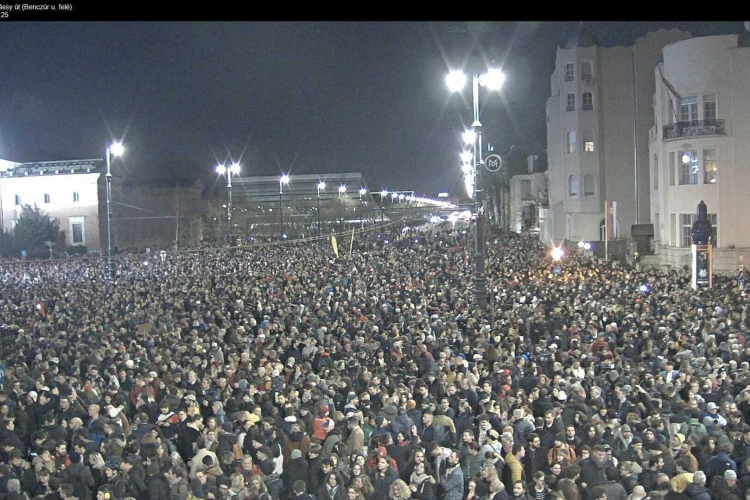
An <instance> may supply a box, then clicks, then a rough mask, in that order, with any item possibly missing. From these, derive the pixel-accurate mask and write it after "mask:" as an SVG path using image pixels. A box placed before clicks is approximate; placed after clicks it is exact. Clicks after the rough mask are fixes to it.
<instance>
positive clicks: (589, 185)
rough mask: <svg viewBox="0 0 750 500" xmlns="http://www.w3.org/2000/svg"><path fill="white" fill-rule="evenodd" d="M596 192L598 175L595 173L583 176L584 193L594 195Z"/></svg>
mask: <svg viewBox="0 0 750 500" xmlns="http://www.w3.org/2000/svg"><path fill="white" fill-rule="evenodd" d="M595 194H596V177H595V176H594V174H586V175H584V176H583V195H584V196H594V195H595Z"/></svg>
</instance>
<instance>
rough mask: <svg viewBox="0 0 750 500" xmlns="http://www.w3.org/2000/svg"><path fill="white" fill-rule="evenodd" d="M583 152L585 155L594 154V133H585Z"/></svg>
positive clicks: (588, 131) (586, 131)
mask: <svg viewBox="0 0 750 500" xmlns="http://www.w3.org/2000/svg"><path fill="white" fill-rule="evenodd" d="M583 151H584V152H585V153H593V152H594V133H593V132H592V131H591V130H584V131H583Z"/></svg>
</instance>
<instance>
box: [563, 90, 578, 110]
mask: <svg viewBox="0 0 750 500" xmlns="http://www.w3.org/2000/svg"><path fill="white" fill-rule="evenodd" d="M575 110H576V95H575V94H568V96H567V98H566V99H565V111H575Z"/></svg>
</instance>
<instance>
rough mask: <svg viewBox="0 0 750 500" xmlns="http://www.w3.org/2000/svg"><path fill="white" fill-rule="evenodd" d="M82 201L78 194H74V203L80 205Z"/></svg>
mask: <svg viewBox="0 0 750 500" xmlns="http://www.w3.org/2000/svg"><path fill="white" fill-rule="evenodd" d="M78 201H80V197H79V196H78V193H77V192H75V191H74V192H73V203H78Z"/></svg>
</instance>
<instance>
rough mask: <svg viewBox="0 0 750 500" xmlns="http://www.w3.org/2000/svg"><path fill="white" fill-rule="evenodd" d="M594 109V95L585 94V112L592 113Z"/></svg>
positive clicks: (590, 93)
mask: <svg viewBox="0 0 750 500" xmlns="http://www.w3.org/2000/svg"><path fill="white" fill-rule="evenodd" d="M592 109H594V94H593V93H592V92H584V93H583V110H584V111H591V110H592Z"/></svg>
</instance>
